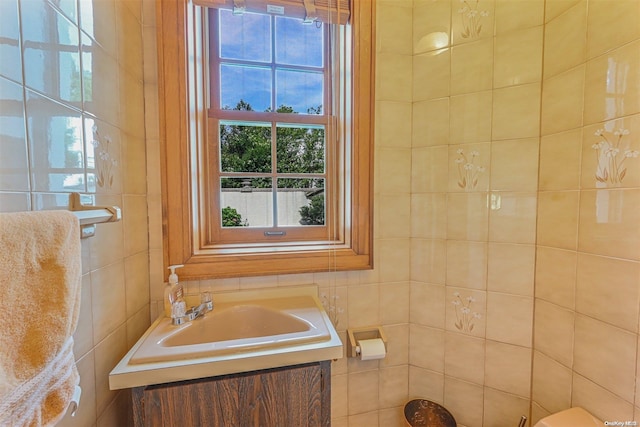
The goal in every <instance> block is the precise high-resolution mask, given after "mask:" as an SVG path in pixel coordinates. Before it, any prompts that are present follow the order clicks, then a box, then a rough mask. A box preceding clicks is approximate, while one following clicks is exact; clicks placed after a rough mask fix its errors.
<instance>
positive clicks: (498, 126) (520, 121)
mask: <svg viewBox="0 0 640 427" xmlns="http://www.w3.org/2000/svg"><path fill="white" fill-rule="evenodd" d="M492 111H493V117H492V130H491V138H492V139H493V140H500V139H516V138H528V137H533V136H538V135H539V134H540V129H539V124H540V84H539V83H529V84H525V85H520V86H512V87H507V88H502V89H496V90H494V91H493V110H492Z"/></svg>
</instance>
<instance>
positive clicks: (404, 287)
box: [379, 282, 410, 325]
mask: <svg viewBox="0 0 640 427" xmlns="http://www.w3.org/2000/svg"><path fill="white" fill-rule="evenodd" d="M379 286H380V321H381V322H382V324H383V325H393V324H397V323H407V322H409V310H407V307H408V306H409V289H410V286H409V283H408V282H398V283H381V284H380V285H379Z"/></svg>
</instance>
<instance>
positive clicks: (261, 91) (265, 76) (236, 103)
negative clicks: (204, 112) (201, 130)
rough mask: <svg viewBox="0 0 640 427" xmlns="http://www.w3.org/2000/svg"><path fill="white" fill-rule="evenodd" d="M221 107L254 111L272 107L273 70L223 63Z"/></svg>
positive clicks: (221, 67) (221, 68)
mask: <svg viewBox="0 0 640 427" xmlns="http://www.w3.org/2000/svg"><path fill="white" fill-rule="evenodd" d="M243 103H244V105H242V104H243ZM220 108H222V109H225V110H239V109H242V110H252V111H266V110H268V109H270V108H271V70H270V69H269V68H258V67H244V66H237V65H226V64H222V65H221V66H220Z"/></svg>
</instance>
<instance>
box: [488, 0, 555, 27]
mask: <svg viewBox="0 0 640 427" xmlns="http://www.w3.org/2000/svg"><path fill="white" fill-rule="evenodd" d="M543 20H544V4H543V3H541V2H539V1H537V0H521V1H517V2H516V1H512V0H496V22H495V33H496V35H500V34H503V33H507V32H509V31H514V30H522V29H525V28H531V27H535V26H541V25H542V24H543V23H544V21H543Z"/></svg>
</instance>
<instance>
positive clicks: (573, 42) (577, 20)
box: [544, 0, 587, 79]
mask: <svg viewBox="0 0 640 427" xmlns="http://www.w3.org/2000/svg"><path fill="white" fill-rule="evenodd" d="M553 3H556V2H551V3H550V4H549V6H548V7H552V8H553ZM574 3H575V5H571V6H569V5H568V4H566V3H565V5H563V6H562V8H564V9H565V11H564V12H563V13H562V14H559V15H558V16H557V17H556V18H555V19H553V20H551V21H548V23H547V25H546V27H545V35H544V78H545V79H547V78H548V77H550V76H554V75H556V74H558V73H561V72H563V71H567V70H569V69H570V68H573V67H575V66H576V65H579V64H582V63H583V62H584V61H585V59H586V54H587V37H586V31H587V0H581V1H579V2H574ZM566 6H569V7H568V8H567V7H566Z"/></svg>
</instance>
